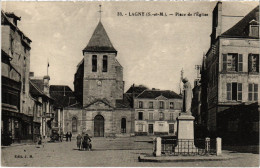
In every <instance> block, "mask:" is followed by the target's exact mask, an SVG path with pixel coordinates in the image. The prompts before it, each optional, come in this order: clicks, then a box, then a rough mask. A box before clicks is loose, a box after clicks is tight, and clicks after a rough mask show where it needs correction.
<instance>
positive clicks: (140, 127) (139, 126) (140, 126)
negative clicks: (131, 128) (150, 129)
mask: <svg viewBox="0 0 260 168" xmlns="http://www.w3.org/2000/svg"><path fill="white" fill-rule="evenodd" d="M138 132H143V125H142V124H140V125H138Z"/></svg>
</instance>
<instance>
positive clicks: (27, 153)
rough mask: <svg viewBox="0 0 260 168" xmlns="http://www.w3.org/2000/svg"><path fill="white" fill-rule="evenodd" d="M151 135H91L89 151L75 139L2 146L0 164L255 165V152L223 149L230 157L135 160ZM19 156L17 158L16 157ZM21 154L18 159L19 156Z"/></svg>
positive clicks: (144, 151)
mask: <svg viewBox="0 0 260 168" xmlns="http://www.w3.org/2000/svg"><path fill="white" fill-rule="evenodd" d="M151 140H152V138H151V137H127V138H115V139H114V138H92V144H93V151H78V150H77V148H76V140H75V139H72V141H71V142H66V141H63V142H56V143H48V142H45V143H44V144H43V145H40V146H39V145H19V146H11V147H2V166H12V167H16V166H23V167H38V166H45V167H56V166H58V167H62V166H66V167H85V166H95V167H96V166H97V167H100V166H109V167H111V166H113V167H117V166H120V167H137V166H138V167H139V166H145V167H164V166H167V167H182V166H188V167H204V166H207V167H227V166H232V167H237V166H239V167H250V166H254V167H258V166H259V155H258V154H252V153H237V152H234V151H223V153H225V154H228V155H231V156H233V157H234V159H231V160H225V161H196V162H163V163H156V162H138V156H139V155H141V154H151V153H152V150H153V145H152V143H149V141H151ZM17 156H19V157H17ZM21 157H22V158H21Z"/></svg>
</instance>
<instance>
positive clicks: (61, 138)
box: [60, 131, 63, 142]
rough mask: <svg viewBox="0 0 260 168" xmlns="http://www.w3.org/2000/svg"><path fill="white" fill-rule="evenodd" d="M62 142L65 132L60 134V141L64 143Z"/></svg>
mask: <svg viewBox="0 0 260 168" xmlns="http://www.w3.org/2000/svg"><path fill="white" fill-rule="evenodd" d="M62 140H63V132H62V131H61V132H60V141H61V142H62Z"/></svg>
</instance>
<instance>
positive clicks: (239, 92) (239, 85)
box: [237, 83, 242, 101]
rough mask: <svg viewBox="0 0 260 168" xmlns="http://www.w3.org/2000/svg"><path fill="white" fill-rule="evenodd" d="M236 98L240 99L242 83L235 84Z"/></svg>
mask: <svg viewBox="0 0 260 168" xmlns="http://www.w3.org/2000/svg"><path fill="white" fill-rule="evenodd" d="M237 100H239V101H241V100H242V83H238V84H237Z"/></svg>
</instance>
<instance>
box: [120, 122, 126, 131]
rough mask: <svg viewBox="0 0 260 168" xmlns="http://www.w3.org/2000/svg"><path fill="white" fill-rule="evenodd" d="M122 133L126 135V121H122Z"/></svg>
mask: <svg viewBox="0 0 260 168" xmlns="http://www.w3.org/2000/svg"><path fill="white" fill-rule="evenodd" d="M121 133H126V119H125V118H122V119H121Z"/></svg>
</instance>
